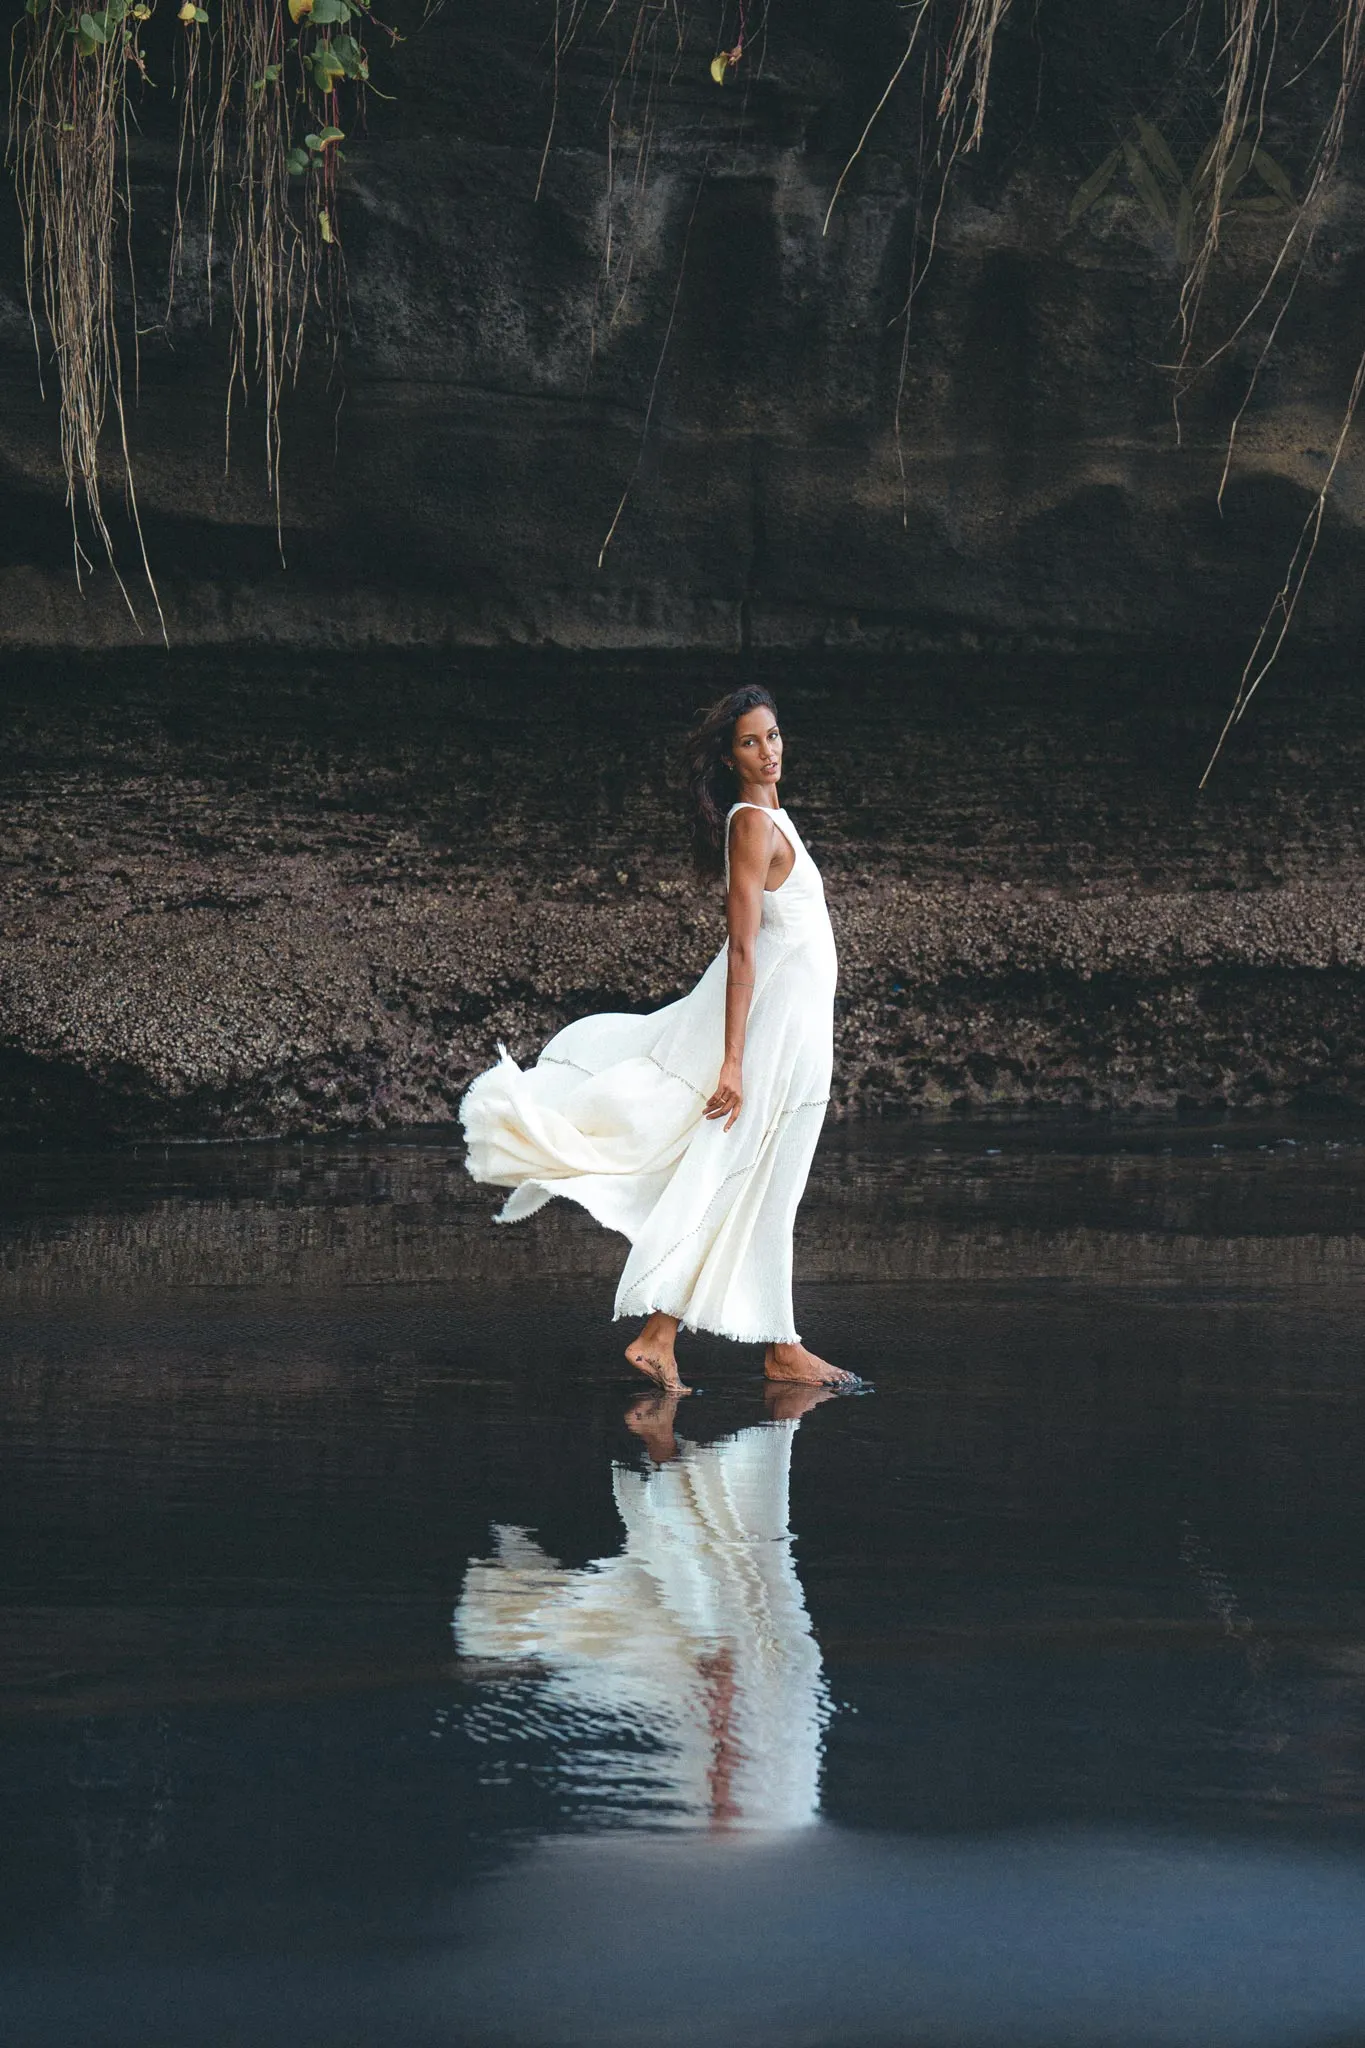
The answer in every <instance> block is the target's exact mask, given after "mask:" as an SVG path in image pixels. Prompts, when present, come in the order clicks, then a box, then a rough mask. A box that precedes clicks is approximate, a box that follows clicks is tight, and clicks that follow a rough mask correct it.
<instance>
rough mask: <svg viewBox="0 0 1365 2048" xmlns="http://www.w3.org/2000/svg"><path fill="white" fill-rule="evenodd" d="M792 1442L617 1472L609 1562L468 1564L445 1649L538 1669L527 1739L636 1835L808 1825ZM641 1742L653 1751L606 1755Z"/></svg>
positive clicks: (808, 1658)
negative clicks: (453, 1645) (559, 1748)
mask: <svg viewBox="0 0 1365 2048" xmlns="http://www.w3.org/2000/svg"><path fill="white" fill-rule="evenodd" d="M736 1129H738V1125H736ZM796 1429H797V1425H796V1423H795V1422H774V1423H758V1424H757V1425H755V1426H754V1427H752V1428H749V1429H742V1430H740V1431H739V1432H738V1434H737V1435H735V1436H732V1437H727V1438H724V1439H723V1440H722V1441H721V1442H719V1443H714V1444H707V1445H705V1446H698V1445H696V1444H688V1443H684V1442H682V1441H681V1439H680V1440H679V1449H680V1452H681V1455H680V1456H679V1457H678V1458H676V1459H675V1460H673V1461H672V1462H671V1463H669V1464H667V1465H658V1466H655V1467H654V1468H653V1469H652V1470H651V1471H649V1472H647V1473H641V1472H635V1471H631V1470H630V1469H628V1468H627V1467H626V1466H623V1465H617V1466H616V1467H615V1468H614V1469H613V1474H612V1483H613V1487H614V1490H615V1494H616V1505H617V1508H618V1510H619V1512H620V1516H621V1520H622V1521H623V1523H624V1524H625V1529H626V1544H625V1549H624V1550H623V1551H622V1552H621V1553H620V1555H619V1556H617V1557H609V1558H601V1559H599V1560H598V1561H597V1562H596V1563H595V1564H590V1565H586V1566H583V1567H580V1568H578V1569H574V1568H571V1567H569V1566H565V1565H562V1564H558V1563H556V1561H555V1560H554V1559H553V1558H551V1557H549V1556H547V1555H546V1553H545V1552H544V1551H543V1550H542V1549H541V1548H540V1546H539V1544H538V1543H536V1542H535V1541H534V1539H533V1538H532V1537H531V1536H530V1535H528V1534H527V1532H526V1531H525V1530H524V1529H513V1528H507V1527H499V1528H497V1529H495V1530H494V1542H495V1545H496V1552H495V1555H494V1556H493V1557H490V1558H475V1559H473V1560H472V1561H471V1563H470V1565H469V1570H468V1573H467V1575H466V1577H465V1582H464V1590H463V1592H462V1593H461V1595H460V1601H459V1605H458V1606H457V1607H456V1609H455V1616H454V1629H455V1639H456V1642H457V1644H458V1647H459V1649H460V1651H461V1653H462V1654H463V1655H464V1656H466V1657H473V1658H478V1659H481V1660H487V1661H488V1662H490V1663H493V1664H496V1663H499V1662H503V1661H507V1662H509V1663H511V1664H513V1665H517V1664H521V1663H524V1662H526V1661H532V1662H534V1663H536V1664H537V1665H539V1666H540V1668H541V1686H542V1697H541V1700H540V1702H539V1706H538V1711H537V1713H536V1715H535V1717H534V1718H535V1723H536V1725H537V1726H538V1727H541V1728H545V1729H548V1730H549V1731H551V1732H560V1733H562V1737H563V1746H564V1761H563V1765H562V1768H563V1771H564V1776H565V1781H566V1785H569V1786H571V1787H572V1789H573V1790H575V1791H576V1792H577V1793H579V1794H580V1795H582V1794H587V1795H589V1796H595V1797H601V1798H607V1799H613V1798H614V1799H620V1798H622V1797H623V1796H624V1797H625V1798H626V1799H628V1801H629V1802H630V1804H631V1805H632V1806H633V1807H634V1808H635V1810H636V1813H637V1817H638V1818H641V1819H645V1820H648V1819H651V1818H654V1819H658V1818H663V1817H666V1816H667V1815H668V1814H669V1813H671V1814H672V1815H673V1817H674V1818H675V1819H677V1820H678V1821H680V1822H692V1823H694V1824H695V1823H697V1822H701V1823H706V1822H708V1821H709V1822H720V1821H726V1822H728V1823H729V1824H730V1825H732V1826H736V1827H741V1828H763V1829H769V1828H801V1827H809V1826H810V1825H811V1823H812V1822H813V1821H814V1820H815V1819H816V1818H817V1817H818V1814H819V1809H820V1752H821V1743H822V1738H823V1733H824V1728H825V1724H826V1721H827V1720H828V1718H829V1698H828V1694H827V1692H826V1690H825V1681H824V1675H823V1672H822V1669H821V1664H820V1652H819V1649H818V1648H817V1647H816V1643H815V1638H814V1636H813V1635H812V1633H811V1625H810V1617H809V1615H808V1613H807V1611H806V1602H805V1596H804V1594H803V1593H802V1590H801V1582H800V1580H799V1579H798V1577H797V1575H796V1567H795V1564H794V1562H793V1559H792V1537H791V1531H790V1529H789V1528H788V1526H787V1514H788V1509H787V1500H788V1489H789V1487H790V1483H791V1454H792V1439H793V1437H794V1436H795V1434H796ZM493 1725H496V1723H495V1722H494V1724H493ZM641 1730H644V1731H645V1732H647V1733H648V1734H650V1735H652V1736H653V1737H654V1738H655V1739H656V1742H657V1748H655V1749H653V1750H650V1751H646V1752H644V1753H640V1752H639V1750H638V1748H636V1749H634V1751H633V1753H631V1754H623V1753H622V1750H621V1747H620V1746H619V1744H616V1745H613V1743H612V1740H611V1738H612V1736H613V1734H618V1735H619V1734H625V1735H627V1736H629V1735H631V1734H634V1735H636V1736H638V1734H639V1732H640V1731H641ZM518 1732H520V1730H518Z"/></svg>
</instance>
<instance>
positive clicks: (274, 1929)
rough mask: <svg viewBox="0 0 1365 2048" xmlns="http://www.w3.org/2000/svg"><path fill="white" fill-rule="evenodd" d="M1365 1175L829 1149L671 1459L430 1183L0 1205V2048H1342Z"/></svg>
mask: <svg viewBox="0 0 1365 2048" xmlns="http://www.w3.org/2000/svg"><path fill="white" fill-rule="evenodd" d="M1363 1165H1365V1148H1363V1147H1362V1144H1361V1142H1360V1140H1359V1138H1358V1137H1356V1136H1355V1135H1353V1134H1351V1133H1349V1132H1344V1131H1343V1132H1331V1131H1326V1130H1323V1129H1321V1128H1317V1127H1311V1126H1290V1125H1285V1126H1275V1127H1271V1126H1265V1127H1250V1128H1248V1127H1244V1128H1240V1129H1238V1128H1232V1127H1227V1128H1217V1129H1215V1128H1205V1129H1185V1130H1179V1129H1175V1128H1173V1127H1167V1128H1164V1129H1161V1130H1155V1131H1148V1132H1140V1131H1131V1130H1130V1131H1126V1132H1124V1133H1123V1134H1122V1135H1121V1136H1116V1135H1115V1134H1114V1133H1113V1132H1108V1133H1106V1132H1104V1131H1101V1130H1096V1129H1089V1128H1086V1127H1075V1128H1071V1129H1053V1130H1046V1129H1038V1128H1035V1129H1027V1130H1024V1129H1015V1128H1012V1127H1009V1126H1002V1127H1000V1128H999V1129H993V1128H991V1127H989V1126H983V1125H973V1126H971V1127H961V1128H955V1129H951V1130H939V1131H937V1132H934V1131H930V1130H928V1129H926V1128H924V1127H916V1128H913V1129H908V1128H905V1127H899V1126H892V1125H887V1126H885V1127H879V1128H873V1129H869V1128H867V1127H862V1128H851V1129H847V1130H834V1131H831V1132H830V1134H829V1135H828V1137H827V1140H826V1143H825V1145H824V1146H823V1148H822V1151H821V1154H820V1157H819V1160H818V1163H817V1173H816V1178H815V1180H814V1182H813V1184H812V1188H811V1191H810V1195H809V1197H808V1200H807V1203H806V1205H805V1208H804V1209H803V1212H802V1239H801V1243H800V1246H799V1254H798V1268H799V1270H800V1271H801V1272H802V1274H803V1276H804V1279H803V1285H802V1289H801V1292H800V1295H799V1298H798V1313H799V1317H800V1320H801V1322H802V1327H803V1332H804V1334H805V1335H806V1336H807V1338H808V1339H809V1340H810V1341H812V1342H814V1343H816V1344H817V1345H818V1346H819V1347H820V1348H822V1349H824V1350H826V1351H827V1352H828V1353H830V1354H831V1355H833V1356H835V1357H837V1358H838V1359H839V1360H840V1361H841V1362H843V1363H845V1364H849V1365H852V1366H855V1367H856V1368H857V1369H858V1370H859V1371H860V1372H862V1373H864V1374H865V1375H866V1376H867V1377H868V1378H870V1379H871V1380H873V1381H874V1382H875V1386H876V1392H875V1394H873V1395H872V1396H870V1397H868V1398H865V1399H858V1400H839V1401H828V1402H825V1403H822V1404H819V1405H817V1406H815V1407H813V1408H812V1409H811V1410H810V1411H809V1412H807V1413H805V1414H804V1415H801V1416H799V1417H798V1416H795V1415H794V1414H789V1415H786V1416H785V1419H784V1416H783V1413H782V1411H781V1410H779V1412H778V1414H777V1415H776V1416H774V1415H773V1414H772V1413H771V1412H770V1410H769V1407H768V1406H765V1401H764V1397H763V1392H762V1388H761V1385H760V1382H759V1380H758V1377H757V1371H758V1362H759V1361H758V1354H757V1353H756V1352H745V1351H738V1350H731V1349H728V1348H727V1347H724V1346H720V1345H714V1344H709V1343H706V1342H704V1341H698V1342H696V1343H694V1344H693V1345H692V1347H691V1350H690V1353H689V1367H690V1370H691V1372H692V1374H693V1376H694V1378H695V1380H696V1382H697V1384H698V1386H699V1387H700V1388H701V1390H702V1391H701V1392H700V1393H699V1394H698V1395H697V1396H696V1397H695V1398H694V1399H691V1400H689V1401H687V1402H685V1403H684V1404H683V1405H682V1407H681V1408H680V1409H679V1411H678V1414H677V1417H676V1425H675V1437H674V1438H673V1439H670V1435H669V1426H670V1424H669V1417H668V1415H667V1413H666V1412H664V1411H660V1410H658V1409H656V1408H651V1407H650V1406H649V1404H648V1403H647V1402H646V1403H645V1405H644V1407H643V1408H642V1407H641V1405H640V1401H641V1394H640V1389H639V1388H638V1387H636V1386H632V1385H631V1384H630V1380H629V1374H628V1371H627V1369H625V1368H623V1367H620V1366H619V1365H618V1355H619V1344H620V1341H621V1333H620V1332H619V1331H616V1330H614V1329H613V1328H612V1326H611V1325H610V1323H609V1322H608V1321H607V1320H606V1317H607V1315H608V1314H609V1307H610V1294H611V1277H612V1274H613V1272H614V1269H615V1266H616V1263H617V1260H618V1257H619V1253H618V1248H617V1245H616V1242H615V1241H614V1240H611V1239H609V1238H606V1237H605V1236H603V1235H602V1234H601V1233H599V1232H597V1231H595V1230H594V1229H593V1227H592V1226H591V1225H590V1224H589V1223H588V1222H587V1220H586V1219H585V1218H582V1217H580V1216H578V1215H577V1214H576V1213H574V1212H572V1211H570V1210H568V1209H565V1210H564V1211H562V1212H547V1213H546V1214H545V1215H544V1216H542V1217H540V1218H538V1219H535V1220H534V1221H533V1222H532V1223H530V1224H529V1225H525V1226H522V1227H521V1228H520V1229H518V1230H516V1231H512V1232H507V1231H495V1230H494V1229H493V1228H492V1227H491V1225H490V1224H489V1221H488V1214H489V1209H490V1206H491V1205H490V1203H489V1201H488V1199H487V1197H486V1195H485V1193H484V1192H483V1191H481V1190H478V1189H476V1188H474V1187H472V1186H471V1185H470V1183H469V1182H468V1181H467V1179H466V1177H465V1176H464V1174H463V1172H462V1169H461V1166H460V1160H459V1154H458V1150H457V1148H456V1147H455V1146H454V1145H453V1143H452V1142H451V1141H450V1140H449V1138H448V1137H446V1136H445V1135H436V1136H426V1137H422V1138H418V1139H413V1140H410V1141H407V1142H390V1141H372V1142H367V1143H364V1144H354V1145H341V1144H318V1145H310V1146H305V1147H298V1146H269V1147H267V1146H261V1147H247V1148H234V1147H212V1148H172V1149H170V1150H163V1149H162V1148H156V1149H155V1150H152V1151H144V1152H142V1153H139V1154H135V1155H114V1154H105V1155H100V1156H96V1157H91V1158H77V1157H74V1156H70V1155H61V1156H59V1155H53V1156H50V1157H38V1158H34V1159H28V1160H15V1159H11V1161H10V1169H11V1170H10V1172H9V1174H8V1175H7V1177H6V1178H7V1184H8V1194H7V1196H6V1198H5V1208H4V1215H3V1219H2V1220H0V1319H3V1323H4V1337H5V1345H4V1364H3V1367H2V1368H0V1402H2V1403H3V1417H2V1420H3V1445H2V1447H0V1523H2V1529H0V1535H2V1537H3V1544H4V1572H3V1586H4V1591H3V1602H4V1605H3V1612H2V1613H0V1720H2V1721H3V1737H4V1747H3V1760H2V1761H0V1901H3V1906H2V1907H0V1915H2V1919H0V1934H2V1936H3V1940H2V1943H0V2008H2V2009H3V2010H4V2012H5V2014H6V2021H5V2028H4V2037H5V2039H6V2040H7V2041H13V2042H16V2043H34V2044H37V2043H42V2044H53V2048H57V2044H60V2048H68V2044H70V2043H73V2042H76V2041H80V2042H81V2043H83V2044H92V2048H93V2044H103V2043H109V2044H114V2043H118V2044H128V2048H156V2044H161V2043H165V2044H167V2048H179V2044H182V2043H184V2044H187V2048H188V2044H193V2048H198V2044H200V2043H204V2044H210V2043H212V2044H219V2043H222V2044H227V2043H233V2044H242V2043H251V2044H255V2043H262V2044H273V2043H275V2042H279V2043H281V2044H283V2043H291V2044H296V2043H300V2042H305V2043H310V2044H312V2043H316V2044H319V2048H331V2044H337V2048H341V2044H352V2043H355V2044H366V2048H368V2044H371V2043H374V2044H380V2043H382V2044H385V2048H402V2044H405V2043H408V2042H412V2043H420V2044H427V2043H446V2042H449V2043H457V2042H458V2043H461V2044H465V2043H482V2042H488V2043H500V2044H504V2043H505V2044H511V2043H523V2042H525V2043H528V2044H529V2043H541V2042H545V2043H579V2042H582V2043H584V2044H587V2043H601V2042H622V2043H634V2042H644V2041H649V2042H672V2041H678V2042H710V2041H715V2042H717V2043H727V2044H728V2043H731V2042H733V2041H735V2040H737V2039H745V2040H746V2041H751V2042H753V2043H766V2042H772V2043H775V2044H782V2048H787V2044H810V2048H833V2044H836V2043H837V2044H842V2043H854V2042H857V2043H869V2042H873V2043H875V2042H883V2041H885V2042H888V2043H889V2042H913V2043H924V2044H926V2048H928V2044H940V2043H947V2042H953V2043H959V2042H962V2043H973V2044H974V2043H978V2042H980V2043H988V2042H990V2043H993V2042H1014V2041H1020V2042H1030V2043H1033V2042H1037V2043H1054V2042H1059V2041H1076V2042H1085V2043H1093V2042H1100V2041H1104V2042H1109V2041H1113V2042H1146V2041H1152V2042H1172V2043H1174V2042H1186V2041H1199V2042H1218V2043H1222V2042H1228V2043H1230V2044H1231V2043H1238V2044H1240V2043H1261V2042H1266V2043H1280V2042H1284V2043H1300V2042H1301V2043H1317V2042H1323V2043H1326V2042H1328V2041H1332V2042H1336V2043H1340V2042H1343V2041H1349V2040H1360V2041H1365V1943H1362V1941H1361V1939H1360V1931H1359V1930H1360V1927H1361V1925H1362V1923H1363V1921H1365V1541H1363V1540H1362V1539H1365V1497H1363V1495H1362V1488H1361V1485H1360V1478H1359V1475H1360V1472H1361V1468H1362V1453H1365V1425H1363V1424H1362V1418H1361V1397H1360V1391H1359V1389H1360V1379H1361V1358H1362V1345H1361V1313H1360V1311H1361V1301H1362V1283H1365V1227H1362V1224H1361V1220H1360V1215H1359V1210H1360V1201H1359V1189H1360V1184H1361V1173H1362V1166H1363ZM628 1411H630V1417H629V1423H628V1420H627V1414H628ZM632 1425H633V1426H632ZM675 1449H676V1452H677V1455H676V1456H673V1455H670V1453H672V1452H673V1451H674V1450H675ZM651 1452H652V1453H653V1455H652V1456H651ZM788 1517H789V1522H790V1530H791V1532H792V1533H791V1535H790V1536H788V1535H786V1534H784V1529H785V1528H786V1526H787V1522H788ZM499 1532H502V1533H499Z"/></svg>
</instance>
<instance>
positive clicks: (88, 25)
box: [80, 14, 108, 48]
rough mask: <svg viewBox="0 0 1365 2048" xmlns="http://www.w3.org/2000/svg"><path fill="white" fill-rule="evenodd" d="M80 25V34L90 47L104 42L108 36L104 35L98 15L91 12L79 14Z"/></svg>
mask: <svg viewBox="0 0 1365 2048" xmlns="http://www.w3.org/2000/svg"><path fill="white" fill-rule="evenodd" d="M80 27H81V34H82V35H83V36H84V37H85V40H86V41H87V42H88V43H89V44H90V45H91V47H92V48H93V47H94V46H95V45H97V44H99V43H103V42H106V41H107V40H108V38H107V37H106V36H105V33H104V30H103V28H102V26H101V25H100V22H99V19H98V17H97V16H95V15H93V14H83V15H82V16H81V23H80Z"/></svg>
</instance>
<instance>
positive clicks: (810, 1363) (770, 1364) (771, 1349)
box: [763, 1344, 863, 1391]
mask: <svg viewBox="0 0 1365 2048" xmlns="http://www.w3.org/2000/svg"><path fill="white" fill-rule="evenodd" d="M763 1377H764V1379H767V1380H790V1381H792V1382H794V1383H795V1384H796V1385H797V1386H804V1387H847V1388H848V1389H850V1391H851V1390H852V1389H853V1388H854V1387H860V1386H861V1385H862V1384H863V1382H862V1381H861V1380H860V1379H859V1377H858V1375H857V1373H856V1372H845V1371H844V1369H843V1367H842V1366H839V1365H831V1364H830V1362H829V1360H828V1359H827V1358H817V1357H816V1355H815V1353H814V1352H813V1351H807V1349H806V1347H805V1345H804V1344H770V1345H769V1346H768V1349H767V1353H766V1355H765V1357H764V1360H763Z"/></svg>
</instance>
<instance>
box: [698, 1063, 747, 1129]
mask: <svg viewBox="0 0 1365 2048" xmlns="http://www.w3.org/2000/svg"><path fill="white" fill-rule="evenodd" d="M743 1107H744V1081H743V1076H742V1075H741V1073H740V1066H739V1061H738V1060H726V1062H725V1064H724V1066H723V1067H722V1068H721V1070H720V1079H719V1081H717V1083H716V1092H715V1094H714V1095H713V1096H712V1097H711V1100H710V1101H709V1102H708V1103H707V1105H706V1108H705V1109H704V1110H703V1111H702V1114H703V1116H709V1117H710V1119H711V1121H712V1123H714V1122H715V1120H716V1118H717V1117H721V1116H723V1117H724V1118H725V1128H726V1130H727V1131H728V1130H729V1128H730V1126H731V1125H732V1124H733V1123H734V1120H735V1118H736V1117H737V1116H738V1115H739V1113H740V1111H741V1109H743Z"/></svg>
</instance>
